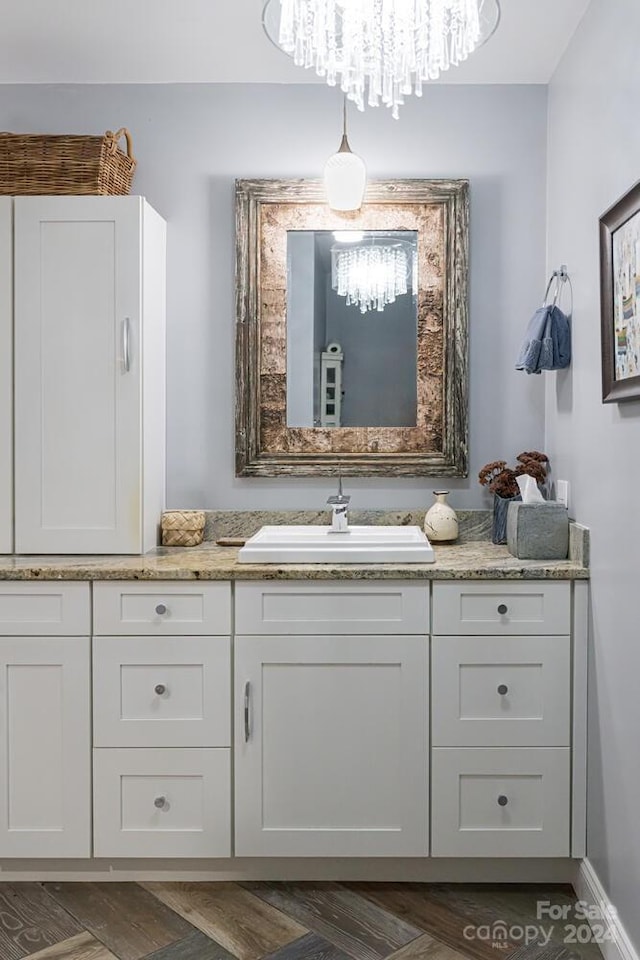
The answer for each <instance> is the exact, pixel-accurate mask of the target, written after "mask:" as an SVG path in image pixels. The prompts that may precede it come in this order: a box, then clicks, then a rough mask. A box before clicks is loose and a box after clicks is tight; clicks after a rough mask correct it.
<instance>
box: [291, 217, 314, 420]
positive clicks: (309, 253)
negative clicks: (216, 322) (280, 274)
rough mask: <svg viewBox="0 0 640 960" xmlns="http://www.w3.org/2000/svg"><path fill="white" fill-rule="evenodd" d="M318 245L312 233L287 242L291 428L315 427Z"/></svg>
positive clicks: (301, 233) (303, 232) (296, 233)
mask: <svg viewBox="0 0 640 960" xmlns="http://www.w3.org/2000/svg"><path fill="white" fill-rule="evenodd" d="M315 288H316V241H315V234H314V233H313V231H312V230H296V231H290V232H289V236H288V238H287V424H288V426H290V427H311V426H313V408H314V396H313V380H314V378H313V368H314V353H315V318H316V295H315Z"/></svg>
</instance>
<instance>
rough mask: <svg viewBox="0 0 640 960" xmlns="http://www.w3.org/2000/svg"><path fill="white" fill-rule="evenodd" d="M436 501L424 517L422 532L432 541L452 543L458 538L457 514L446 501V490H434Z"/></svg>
mask: <svg viewBox="0 0 640 960" xmlns="http://www.w3.org/2000/svg"><path fill="white" fill-rule="evenodd" d="M433 495H434V497H435V498H436V502H435V503H434V504H433V506H432V507H431V509H430V510H428V511H427V515H426V517H425V518H424V532H425V533H426V535H427V537H428V539H429V540H430V541H432V542H433V543H453V542H454V541H455V540H457V539H458V532H459V531H458V515H457V513H456V512H455V510H454V509H453V507H450V506H449V504H448V503H447V497H448V496H449V491H448V490H434V491H433Z"/></svg>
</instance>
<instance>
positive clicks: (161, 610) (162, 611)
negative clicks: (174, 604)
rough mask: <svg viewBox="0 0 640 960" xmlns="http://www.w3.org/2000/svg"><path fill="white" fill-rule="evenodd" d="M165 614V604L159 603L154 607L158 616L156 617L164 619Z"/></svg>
mask: <svg viewBox="0 0 640 960" xmlns="http://www.w3.org/2000/svg"><path fill="white" fill-rule="evenodd" d="M166 612H167V607H166V604H164V603H159V604H158V606H157V607H156V613H157V614H158V616H159V617H164V615H165V613H166Z"/></svg>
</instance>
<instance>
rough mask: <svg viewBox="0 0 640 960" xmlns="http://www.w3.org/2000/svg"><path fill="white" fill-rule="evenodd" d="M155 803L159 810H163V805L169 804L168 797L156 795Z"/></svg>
mask: <svg viewBox="0 0 640 960" xmlns="http://www.w3.org/2000/svg"><path fill="white" fill-rule="evenodd" d="M153 805H154V807H157V808H158V810H162V809H163V807H166V805H167V798H166V797H156V798H155V800H154V801H153Z"/></svg>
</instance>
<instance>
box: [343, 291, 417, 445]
mask: <svg viewBox="0 0 640 960" xmlns="http://www.w3.org/2000/svg"><path fill="white" fill-rule="evenodd" d="M326 286H327V340H329V341H331V340H337V341H338V343H339V344H340V345H341V347H342V349H343V351H344V364H343V368H342V388H343V390H344V397H343V400H342V404H343V405H342V426H343V427H415V425H416V421H417V416H418V409H417V406H418V391H417V387H416V376H417V364H418V351H417V345H418V325H417V305H416V301H415V300H414V298H413V296H412V295H411V291H409V292H408V293H407V294H406V295H404V296H402V297H398V299H397V300H396V301H395V303H388V304H387V306H386V307H385V308H384V310H383V311H382V313H379V312H378V311H377V310H370V311H368V312H367V313H361V312H360V308H359V307H356V306H354V305H353V304H352V305H351V306H347V301H346V298H345V297H339V296H338V294H337V293H336V292H335V290H333V289H332V286H331V275H329V276H328V277H327V281H326Z"/></svg>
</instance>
